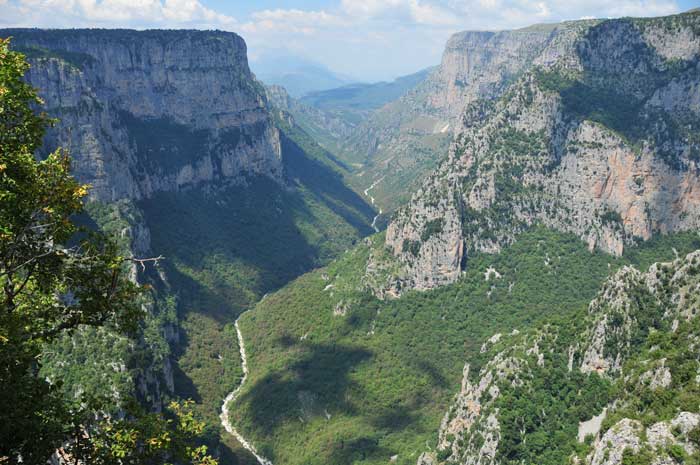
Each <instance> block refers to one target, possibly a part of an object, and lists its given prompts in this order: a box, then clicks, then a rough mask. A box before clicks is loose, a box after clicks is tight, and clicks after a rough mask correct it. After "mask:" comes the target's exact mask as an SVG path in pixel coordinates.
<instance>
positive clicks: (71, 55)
mask: <svg viewBox="0 0 700 465" xmlns="http://www.w3.org/2000/svg"><path fill="white" fill-rule="evenodd" d="M15 50H16V51H17V52H19V53H22V54H23V55H25V56H26V58H27V59H30V60H36V59H47V58H57V59H59V60H62V61H65V62H66V63H68V64H70V65H71V66H73V67H75V68H77V69H82V68H84V67H86V66H89V65H90V64H92V63H93V62H94V61H95V59H94V58H93V57H92V55H88V54H87V53H78V52H69V51H67V50H49V49H46V48H43V47H38V46H33V45H30V46H26V47H16V48H15Z"/></svg>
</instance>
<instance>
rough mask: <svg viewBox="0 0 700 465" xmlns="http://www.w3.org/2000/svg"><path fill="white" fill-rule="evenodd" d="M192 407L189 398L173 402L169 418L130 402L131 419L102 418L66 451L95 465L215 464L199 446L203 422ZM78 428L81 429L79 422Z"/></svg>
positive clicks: (202, 447)
mask: <svg viewBox="0 0 700 465" xmlns="http://www.w3.org/2000/svg"><path fill="white" fill-rule="evenodd" d="M192 407H193V402H192V401H190V400H187V401H184V402H181V403H177V402H171V403H170V405H169V406H168V412H167V414H168V416H167V417H166V416H163V415H160V414H156V413H146V412H144V411H142V410H141V409H140V407H139V406H138V405H131V406H129V409H128V410H129V418H127V419H119V418H106V419H103V420H101V421H100V422H99V425H98V426H97V427H96V428H94V429H92V430H90V431H86V433H89V437H88V435H87V434H76V437H77V438H79V439H77V440H76V441H75V442H73V443H71V444H69V445H68V446H67V447H66V448H65V452H66V453H67V454H68V456H72V457H74V458H75V459H77V460H79V461H81V462H82V463H90V464H95V465H161V464H163V463H170V462H171V461H174V462H178V463H191V464H193V465H216V464H217V463H218V462H217V461H216V460H214V459H213V458H212V457H210V456H209V455H208V454H207V447H206V446H202V445H198V438H199V436H200V435H201V434H202V433H203V431H204V423H203V422H201V421H198V420H197V419H196V418H195V415H194V412H193V409H192ZM132 418H135V420H134V419H132ZM75 428H77V430H78V431H81V430H82V427H81V426H80V425H76V426H75ZM81 432H82V431H81Z"/></svg>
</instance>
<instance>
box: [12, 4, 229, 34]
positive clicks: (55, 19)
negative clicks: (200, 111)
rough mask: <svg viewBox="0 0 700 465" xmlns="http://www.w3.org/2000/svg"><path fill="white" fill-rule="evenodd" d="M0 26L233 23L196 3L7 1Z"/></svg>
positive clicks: (223, 25) (215, 25) (224, 25)
mask: <svg viewBox="0 0 700 465" xmlns="http://www.w3.org/2000/svg"><path fill="white" fill-rule="evenodd" d="M0 24H11V25H13V26H31V27H90V26H92V27H95V26H98V27H137V28H143V27H202V28H207V27H208V28H231V27H234V26H235V25H236V24H237V23H236V20H235V19H234V18H232V17H230V16H227V15H223V14H220V13H218V12H216V11H214V10H212V9H210V8H207V7H205V6H204V5H203V4H202V3H201V2H200V1H198V0H14V1H13V0H10V1H9V2H7V4H6V5H5V7H4V8H3V15H2V17H0Z"/></svg>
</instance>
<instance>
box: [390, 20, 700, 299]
mask: <svg viewBox="0 0 700 465" xmlns="http://www.w3.org/2000/svg"><path fill="white" fill-rule="evenodd" d="M698 24H700V14H698V13H697V12H696V13H688V14H683V15H677V16H673V17H668V18H656V19H645V20H629V19H622V20H610V21H604V22H602V23H596V22H590V21H583V22H574V23H567V24H566V25H565V26H560V27H558V28H556V29H555V30H553V31H551V34H550V35H549V36H548V37H549V38H548V39H547V40H546V41H545V42H544V43H542V44H541V46H540V47H535V46H534V45H531V46H530V47H526V48H524V49H522V50H521V49H518V48H513V49H512V53H513V54H520V53H525V50H527V51H528V53H526V54H525V58H526V59H525V60H524V61H523V63H530V64H531V69H529V70H528V69H523V67H521V68H520V70H521V71H522V76H521V77H519V78H518V79H517V80H515V82H513V83H512V84H511V85H509V86H508V87H507V89H506V90H504V91H502V94H503V96H502V97H500V98H499V99H498V100H488V99H483V98H482V99H480V100H476V97H469V95H472V96H474V95H475V93H474V92H471V91H470V93H466V94H464V95H465V98H464V100H463V101H468V100H469V99H470V98H474V99H475V100H473V102H472V103H471V104H469V105H467V108H466V110H465V111H464V113H463V115H462V117H461V122H460V128H459V129H458V130H457V136H456V138H455V141H454V143H453V144H452V147H451V148H450V150H449V153H448V156H447V157H446V159H445V160H444V161H443V162H442V163H441V164H440V166H439V167H438V168H437V170H435V171H434V172H433V173H432V174H431V175H430V176H428V177H427V179H426V180H425V181H424V183H423V185H422V187H421V188H420V189H418V190H417V191H416V193H415V194H414V195H413V197H412V199H411V202H410V203H409V204H408V205H407V206H406V207H405V208H403V209H400V210H399V211H398V212H397V214H396V215H395V217H394V218H393V220H392V222H391V224H390V225H389V227H388V229H387V235H386V245H387V247H388V248H390V249H391V250H392V251H393V252H394V255H395V257H396V258H397V259H398V260H399V261H400V262H401V263H402V264H403V265H404V269H405V273H403V277H402V280H401V284H402V286H404V287H409V288H414V289H429V288H433V287H435V286H438V285H441V284H445V283H450V282H453V281H455V280H456V279H457V277H458V276H459V275H460V272H461V270H462V269H463V267H464V266H465V264H466V262H467V261H468V260H467V259H466V256H467V255H468V254H469V253H470V252H472V251H479V252H489V253H490V252H497V251H499V250H500V249H501V248H502V247H503V246H505V245H508V244H510V243H512V242H513V241H514V240H516V237H517V235H518V233H519V232H521V231H522V230H524V229H525V228H528V227H529V226H530V225H532V224H533V223H541V224H544V225H546V226H548V227H551V228H554V229H557V230H560V231H565V232H572V233H575V234H576V235H578V236H579V237H581V239H583V240H585V241H586V242H588V244H589V247H590V248H591V250H592V249H601V250H604V251H606V252H608V253H611V254H614V255H620V254H621V253H622V252H623V250H624V247H625V245H626V244H629V243H634V242H637V241H640V240H647V239H649V238H651V237H652V236H653V235H654V234H664V233H668V232H674V231H682V230H689V229H695V228H698V227H700V176H698V167H699V165H698V162H699V160H700V158H698V157H700V140H699V139H698V138H697V131H696V129H693V128H697V127H698V125H700V113H698V111H697V108H698V106H697V100H698V95H697V92H698V79H697V76H698V74H697V73H698V69H700V49H697V48H693V47H692V46H687V44H688V43H689V42H690V43H691V44H692V43H695V42H696V41H697V40H698V38H697V34H698V30H700V29H699V28H698ZM477 37H485V36H479V35H473V34H464V35H463V41H466V42H467V43H471V42H474V41H476V40H477ZM489 37H492V39H490V40H495V39H493V38H494V37H496V36H489ZM527 37H529V36H527ZM455 40H456V39H455ZM527 40H535V39H533V38H530V39H527ZM527 40H525V39H523V43H528V42H527ZM537 43H540V42H537ZM535 49H537V51H536V52H532V50H535ZM518 50H520V51H518ZM451 53H452V52H451ZM533 53H534V55H533ZM452 54H453V53H452ZM482 60H483V57H482ZM450 63H453V65H452V67H453V68H455V69H457V68H459V69H462V68H463V69H465V70H473V73H472V74H467V76H471V77H470V79H475V81H474V85H477V83H478V85H479V86H484V85H485V82H486V81H483V80H480V79H482V78H481V77H479V76H481V74H478V73H477V74H474V73H476V71H477V70H479V69H481V68H480V66H488V65H486V64H483V63H482V65H478V63H480V61H479V60H476V61H473V60H465V59H461V61H460V60H457V59H456V58H453V59H451V60H450ZM459 63H461V65H460V64H459ZM489 63H491V64H492V65H493V66H497V65H496V64H495V63H496V62H495V61H494V62H489ZM523 66H525V65H524V64H523ZM443 72H444V71H443ZM489 75H490V74H489ZM482 77H483V76H482ZM465 79H467V77H465ZM504 82H505V81H504ZM486 87H488V86H486ZM470 88H471V87H470ZM491 88H495V87H491ZM451 92H452V94H453V96H454V92H456V91H455V90H454V89H453V90H452V91H451ZM484 95H486V96H488V95H489V93H488V92H486V94H484ZM454 98H455V97H453V98H451V99H448V100H450V101H454ZM438 218H440V219H443V223H444V225H443V226H444V227H443V229H442V230H441V231H440V232H439V233H436V234H435V235H433V234H428V233H427V232H428V231H433V228H432V227H431V225H432V222H434V221H435V220H436V219H438ZM421 235H422V236H423V237H422V238H421ZM432 237H436V238H439V240H435V241H432V240H431V238H432Z"/></svg>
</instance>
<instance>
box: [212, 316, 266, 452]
mask: <svg viewBox="0 0 700 465" xmlns="http://www.w3.org/2000/svg"><path fill="white" fill-rule="evenodd" d="M245 313H246V312H243V313H241V314H240V315H239V316H238V319H236V323H235V327H236V334H237V335H238V349H239V351H240V353H241V366H242V368H243V378H241V382H240V384H239V385H238V387H237V388H236V389H234V390H233V391H231V392H230V393H229V394H228V395H227V396H226V398H225V399H224V404H223V405H222V406H221V415H220V416H219V418H221V425H222V426H223V427H224V428H225V429H226V431H228V432H229V434H231V435H233V437H235V438H236V440H237V441H238V442H240V443H241V445H242V446H243V447H244V448H245V449H246V450H247V451H248V452H250V453H251V454H253V455H254V456H255V458H256V459H257V460H258V463H259V464H260V465H272V462H271V461H270V460H268V459H266V458H265V457H263V456H262V455H260V454H258V451H257V450H256V449H255V446H254V445H253V444H251V443H250V442H249V441H247V440H246V438H244V437H243V436H242V435H241V433H239V432H238V430H237V429H236V428H235V427H234V426H233V425H232V424H231V420H230V418H229V410H228V406H229V404H230V403H232V402H233V401H235V400H236V399H237V398H238V396H239V395H240V394H241V389H243V386H244V385H245V382H246V381H247V380H248V358H247V357H246V354H245V342H244V341H243V334H242V333H241V328H240V326H239V325H238V321H239V320H240V319H241V317H242V316H243V315H245Z"/></svg>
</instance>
